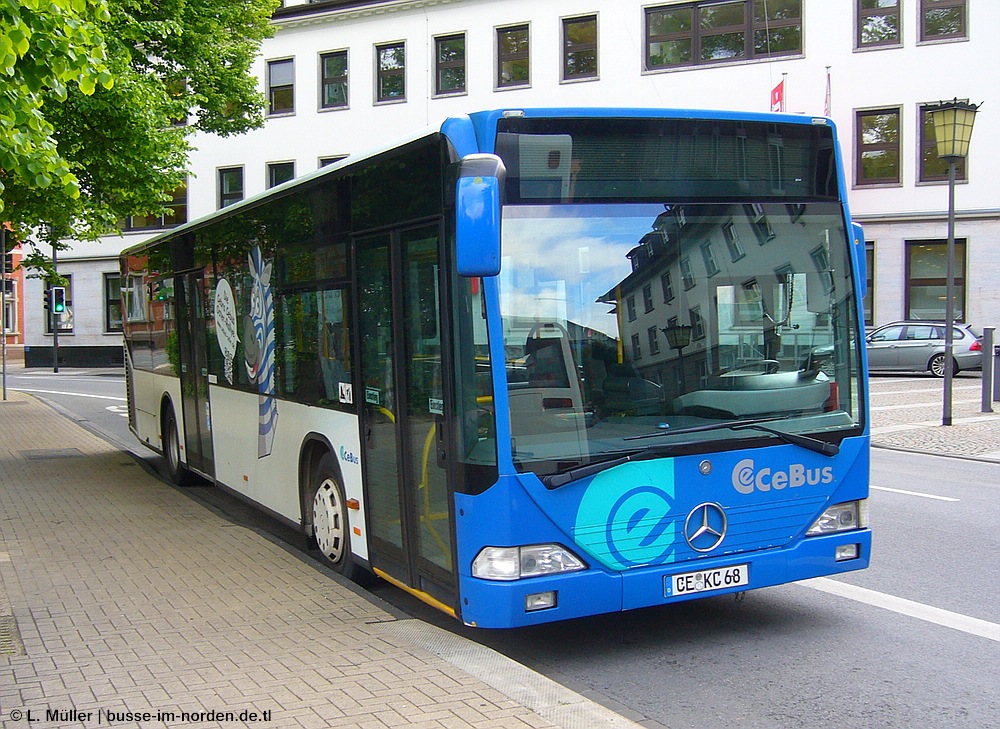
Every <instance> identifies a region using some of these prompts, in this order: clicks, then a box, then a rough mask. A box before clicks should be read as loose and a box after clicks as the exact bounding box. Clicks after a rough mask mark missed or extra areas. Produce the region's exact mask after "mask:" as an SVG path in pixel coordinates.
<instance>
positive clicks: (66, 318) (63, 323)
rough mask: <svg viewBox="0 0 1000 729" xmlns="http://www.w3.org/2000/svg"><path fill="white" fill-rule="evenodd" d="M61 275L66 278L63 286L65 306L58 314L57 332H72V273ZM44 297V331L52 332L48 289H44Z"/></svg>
mask: <svg viewBox="0 0 1000 729" xmlns="http://www.w3.org/2000/svg"><path fill="white" fill-rule="evenodd" d="M62 277H63V278H64V279H66V283H65V284H64V285H63V288H64V289H66V298H65V303H66V308H65V309H64V310H63V313H62V314H60V315H59V333H60V334H72V333H73V274H63V275H62ZM44 299H45V333H46V334H52V315H51V314H50V312H49V292H48V289H46V290H45V291H44Z"/></svg>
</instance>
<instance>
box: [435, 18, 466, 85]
mask: <svg viewBox="0 0 1000 729" xmlns="http://www.w3.org/2000/svg"><path fill="white" fill-rule="evenodd" d="M434 48H435V53H434V65H435V69H434V71H435V72H434V84H435V85H434V94H435V95H436V96H445V95H448V94H464V93H465V33H458V34H457V35H445V36H441V37H440V38H435V39H434Z"/></svg>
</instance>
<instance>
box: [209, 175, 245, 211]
mask: <svg viewBox="0 0 1000 729" xmlns="http://www.w3.org/2000/svg"><path fill="white" fill-rule="evenodd" d="M234 172H239V177H240V191H239V197H237V196H236V193H233V192H228V193H227V192H226V186H225V183H224V181H223V176H224V175H226V174H227V173H234ZM215 184H216V187H217V188H218V194H217V196H216V205H217V207H216V209H217V210H222V209H223V208H227V207H229V206H230V205H235V204H236V203H238V202H240V201H241V200H243V199H245V198H246V194H247V183H246V173H245V172H244V168H243V165H231V166H228V167H216V168H215Z"/></svg>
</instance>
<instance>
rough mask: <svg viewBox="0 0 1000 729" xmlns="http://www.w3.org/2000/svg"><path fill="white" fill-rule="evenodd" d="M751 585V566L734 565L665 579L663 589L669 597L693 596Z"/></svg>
mask: <svg viewBox="0 0 1000 729" xmlns="http://www.w3.org/2000/svg"><path fill="white" fill-rule="evenodd" d="M749 584H750V565H747V564H734V565H732V566H730V567H720V568H718V569H714V570H701V571H700V572H685V573H684V574H682V575H670V576H668V577H664V578H663V588H664V592H665V593H666V596H667V597H677V596H679V595H692V594H694V593H698V592H712V591H713V590H724V589H726V588H727V587H741V586H744V585H749Z"/></svg>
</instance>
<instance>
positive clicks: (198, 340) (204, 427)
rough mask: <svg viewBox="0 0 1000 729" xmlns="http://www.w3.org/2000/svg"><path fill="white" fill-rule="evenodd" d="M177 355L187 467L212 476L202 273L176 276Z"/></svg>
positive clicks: (212, 462) (212, 457) (210, 418)
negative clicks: (178, 359) (178, 358)
mask: <svg viewBox="0 0 1000 729" xmlns="http://www.w3.org/2000/svg"><path fill="white" fill-rule="evenodd" d="M176 280H177V297H178V301H177V312H178V320H179V321H178V325H179V326H178V328H177V337H178V354H179V356H180V378H181V409H182V411H183V420H184V448H185V449H186V451H187V462H188V466H189V467H190V468H193V469H194V470H196V471H199V472H201V473H203V474H205V475H206V476H214V475H215V459H214V454H213V450H212V415H211V412H210V410H209V402H208V347H207V339H206V321H205V317H206V314H207V312H206V310H205V279H204V276H203V274H202V272H201V271H196V272H194V273H184V274H178V275H177V279H176Z"/></svg>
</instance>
